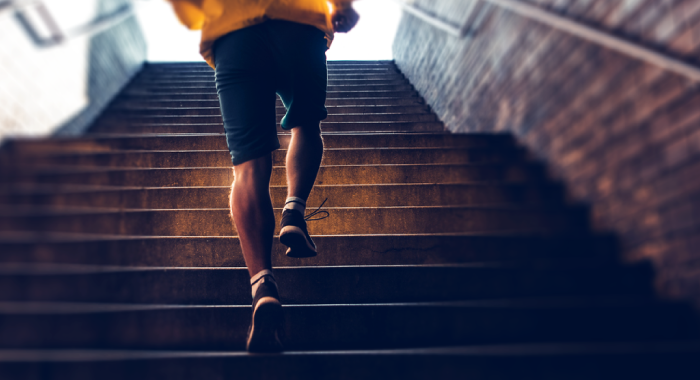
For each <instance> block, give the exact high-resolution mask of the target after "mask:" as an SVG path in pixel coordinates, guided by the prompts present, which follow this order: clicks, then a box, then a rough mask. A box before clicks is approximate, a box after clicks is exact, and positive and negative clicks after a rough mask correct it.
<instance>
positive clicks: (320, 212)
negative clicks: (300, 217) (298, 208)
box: [304, 198, 331, 222]
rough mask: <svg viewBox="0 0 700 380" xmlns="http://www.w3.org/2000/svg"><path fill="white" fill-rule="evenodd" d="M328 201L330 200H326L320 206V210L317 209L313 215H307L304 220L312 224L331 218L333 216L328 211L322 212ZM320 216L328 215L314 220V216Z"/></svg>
mask: <svg viewBox="0 0 700 380" xmlns="http://www.w3.org/2000/svg"><path fill="white" fill-rule="evenodd" d="M327 200H328V198H326V199H325V200H324V201H323V202H322V203H321V205H320V206H318V208H317V209H316V211H314V212H312V213H311V214H309V215H306V216H305V217H304V220H306V221H309V222H310V221H313V220H321V219H326V218H327V217H329V216H331V214H330V213H329V212H328V211H326V210H321V207H323V205H324V204H326V201H327ZM319 214H326V215H324V216H321V217H318V218H312V216H315V215H319Z"/></svg>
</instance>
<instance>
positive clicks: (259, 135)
mask: <svg viewBox="0 0 700 380" xmlns="http://www.w3.org/2000/svg"><path fill="white" fill-rule="evenodd" d="M214 62H215V66H216V89H217V93H218V95H219V103H220V105H221V116H222V118H223V121H224V130H225V132H226V142H227V144H228V148H229V151H230V153H231V159H232V162H233V164H234V165H238V164H240V163H243V162H246V161H249V160H252V159H255V158H259V157H261V156H263V155H265V154H269V153H270V152H272V151H273V150H275V149H277V148H279V146H280V145H279V140H278V139H277V130H276V117H275V101H276V95H275V78H274V77H273V72H274V71H273V67H274V64H273V56H272V53H271V51H270V48H269V46H267V45H266V44H265V37H264V34H262V33H260V28H259V27H257V26H253V27H249V28H245V29H241V30H237V31H235V32H232V33H229V34H227V35H225V36H223V37H221V38H219V40H217V41H216V43H215V45H214Z"/></svg>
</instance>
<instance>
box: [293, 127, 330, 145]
mask: <svg viewBox="0 0 700 380" xmlns="http://www.w3.org/2000/svg"><path fill="white" fill-rule="evenodd" d="M292 137H293V138H294V139H295V140H303V141H304V142H306V143H309V144H315V145H321V146H323V138H322V137H321V127H320V125H318V124H317V125H315V126H299V127H296V128H292Z"/></svg>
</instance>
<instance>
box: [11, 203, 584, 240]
mask: <svg viewBox="0 0 700 380" xmlns="http://www.w3.org/2000/svg"><path fill="white" fill-rule="evenodd" d="M325 209H326V210H327V211H328V212H329V213H330V214H331V215H332V217H329V218H326V219H323V220H319V221H315V222H314V223H313V225H312V226H310V227H309V230H310V233H311V234H312V235H313V234H316V235H362V234H401V233H406V234H417V233H461V232H496V231H519V232H539V233H550V234H553V233H572V232H574V231H581V230H584V229H585V228H586V226H587V223H588V221H587V218H586V215H585V212H586V209H585V208H579V209H574V208H571V209H563V208H560V207H548V208H542V207H536V208H533V207H523V206H516V207H505V206H500V207H495V206H494V207H487V206H473V207H472V206H421V207H417V206H410V207H374V208H370V207H327V208H325ZM229 213H230V212H229V210H228V208H221V209H176V210H154V209H150V210H149V209H142V210H129V209H127V210H119V209H98V208H95V209H92V208H90V209H88V208H77V209H66V208H58V209H43V208H42V209H36V208H34V207H30V208H25V207H19V206H18V207H13V208H2V209H0V231H57V232H75V233H77V232H89V233H95V234H122V235H124V234H125V235H153V236H230V235H234V236H235V235H236V233H237V232H236V228H235V226H231V223H230V216H229ZM281 214H282V209H281V208H279V209H275V215H276V218H277V220H280V218H281Z"/></svg>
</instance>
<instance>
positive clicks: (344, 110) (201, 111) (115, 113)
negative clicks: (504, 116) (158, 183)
mask: <svg viewBox="0 0 700 380" xmlns="http://www.w3.org/2000/svg"><path fill="white" fill-rule="evenodd" d="M326 109H327V110H328V114H329V115H345V114H397V113H404V114H421V113H428V108H427V107H426V106H424V105H412V106H327V107H326ZM126 112H128V114H129V115H130V116H158V115H167V116H175V115H178V116H221V109H220V108H219V105H218V104H217V105H216V106H212V107H143V106H141V107H128V108H113V109H112V110H110V111H107V112H106V113H105V114H104V117H116V118H120V117H122V116H123V115H124V113H126ZM276 112H277V115H284V114H286V112H287V110H286V109H285V108H284V106H281V105H280V106H277V108H276Z"/></svg>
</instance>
